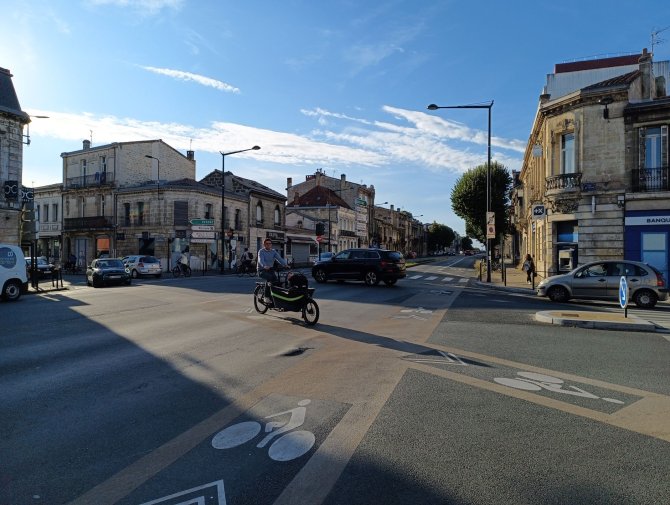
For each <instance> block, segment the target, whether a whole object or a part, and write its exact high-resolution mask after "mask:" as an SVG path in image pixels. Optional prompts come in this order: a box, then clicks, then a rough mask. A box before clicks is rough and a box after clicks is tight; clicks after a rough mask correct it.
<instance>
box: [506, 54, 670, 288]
mask: <svg viewBox="0 0 670 505" xmlns="http://www.w3.org/2000/svg"><path fill="white" fill-rule="evenodd" d="M655 74H656V75H657V77H656V76H655ZM667 76H668V62H660V64H655V65H654V64H653V63H652V57H651V54H649V53H647V52H646V50H644V51H643V52H642V53H641V54H639V55H635V56H626V57H616V58H605V59H598V60H590V61H581V62H575V63H567V64H561V65H557V66H556V72H555V74H552V75H550V76H548V79H547V86H546V87H545V89H544V92H543V94H542V95H541V96H540V103H539V106H538V111H537V114H536V116H535V121H534V123H533V127H532V130H531V134H530V139H529V143H528V146H527V148H526V152H525V155H524V160H523V165H522V169H521V172H520V174H519V181H518V184H517V185H516V186H515V188H514V190H513V195H512V201H513V205H514V212H513V221H514V224H515V225H516V229H517V231H518V234H519V235H518V237H517V242H518V243H519V245H520V253H521V255H524V254H526V253H530V254H532V255H533V257H534V258H535V262H536V268H537V270H538V272H539V273H540V274H541V275H542V276H548V275H555V274H557V273H562V272H565V271H569V270H570V269H572V268H574V267H576V266H577V265H578V264H584V263H588V262H590V261H595V260H600V259H610V258H611V259H618V258H624V257H625V258H626V259H641V260H645V261H646V260H650V262H651V263H652V264H655V266H658V268H659V269H661V270H664V271H665V272H666V278H667V270H668V240H669V239H668V235H670V233H667V230H668V228H667V225H666V228H665V229H664V232H665V236H664V238H663V237H661V236H660V234H661V231H660V230H658V229H656V228H654V227H653V226H651V225H642V224H640V223H641V222H642V221H643V220H646V219H647V218H649V217H652V218H653V219H656V220H657V222H658V223H660V221H658V220H662V219H663V218H664V217H667V216H668V215H670V205H669V202H670V200H669V198H668V197H669V196H670V194H669V193H668V186H667V173H668V172H667V170H668V157H667V156H668V154H667V153H668V147H667V145H668V140H667V125H668V122H669V121H668V118H669V115H668V99H667V98H666V97H665V93H666V92H665V81H666V80H667ZM664 135H665V136H664ZM650 153H653V154H650ZM634 226H646V228H644V230H645V231H643V230H641V229H637V230H634V229H633V228H632V227H634ZM646 232H653V233H651V234H650V235H648V236H647V235H645V233H646ZM645 242H649V244H647V245H645ZM652 243H653V245H651V244H652ZM648 247H649V248H648ZM652 258H653V261H652Z"/></svg>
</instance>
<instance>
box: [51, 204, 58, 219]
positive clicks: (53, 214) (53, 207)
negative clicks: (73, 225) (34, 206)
mask: <svg viewBox="0 0 670 505" xmlns="http://www.w3.org/2000/svg"><path fill="white" fill-rule="evenodd" d="M51 219H53V220H54V222H57V221H58V204H57V203H53V204H51Z"/></svg>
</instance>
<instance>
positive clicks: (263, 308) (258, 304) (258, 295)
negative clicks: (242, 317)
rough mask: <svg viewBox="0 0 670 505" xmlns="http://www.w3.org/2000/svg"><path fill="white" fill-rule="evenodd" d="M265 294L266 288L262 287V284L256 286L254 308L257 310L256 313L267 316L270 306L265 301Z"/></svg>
mask: <svg viewBox="0 0 670 505" xmlns="http://www.w3.org/2000/svg"><path fill="white" fill-rule="evenodd" d="M264 294H265V286H261V285H260V284H259V285H258V286H256V289H255V290H254V308H255V309H256V312H259V313H261V314H265V313H266V312H267V311H268V306H267V304H266V303H265V302H264V301H263V295H264Z"/></svg>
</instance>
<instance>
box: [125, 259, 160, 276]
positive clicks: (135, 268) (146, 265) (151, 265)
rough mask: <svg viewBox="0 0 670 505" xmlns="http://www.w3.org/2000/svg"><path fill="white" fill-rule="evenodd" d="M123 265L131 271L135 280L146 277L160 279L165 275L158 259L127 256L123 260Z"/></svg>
mask: <svg viewBox="0 0 670 505" xmlns="http://www.w3.org/2000/svg"><path fill="white" fill-rule="evenodd" d="M121 261H123V264H124V265H126V267H127V268H128V270H130V275H132V276H133V279H137V278H138V277H142V276H144V275H153V276H155V277H160V276H161V275H162V274H163V268H162V267H161V262H160V260H159V259H158V258H155V257H153V256H147V255H134V256H125V257H123V258H121Z"/></svg>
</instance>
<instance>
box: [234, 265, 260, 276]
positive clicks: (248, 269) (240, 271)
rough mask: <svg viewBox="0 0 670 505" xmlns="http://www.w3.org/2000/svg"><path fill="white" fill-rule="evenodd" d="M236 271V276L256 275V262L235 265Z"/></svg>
mask: <svg viewBox="0 0 670 505" xmlns="http://www.w3.org/2000/svg"><path fill="white" fill-rule="evenodd" d="M236 273H237V276H238V277H244V276H245V275H248V276H249V277H256V263H254V262H253V261H252V262H251V263H249V264H246V265H245V264H244V263H240V264H239V265H237V270H236Z"/></svg>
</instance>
